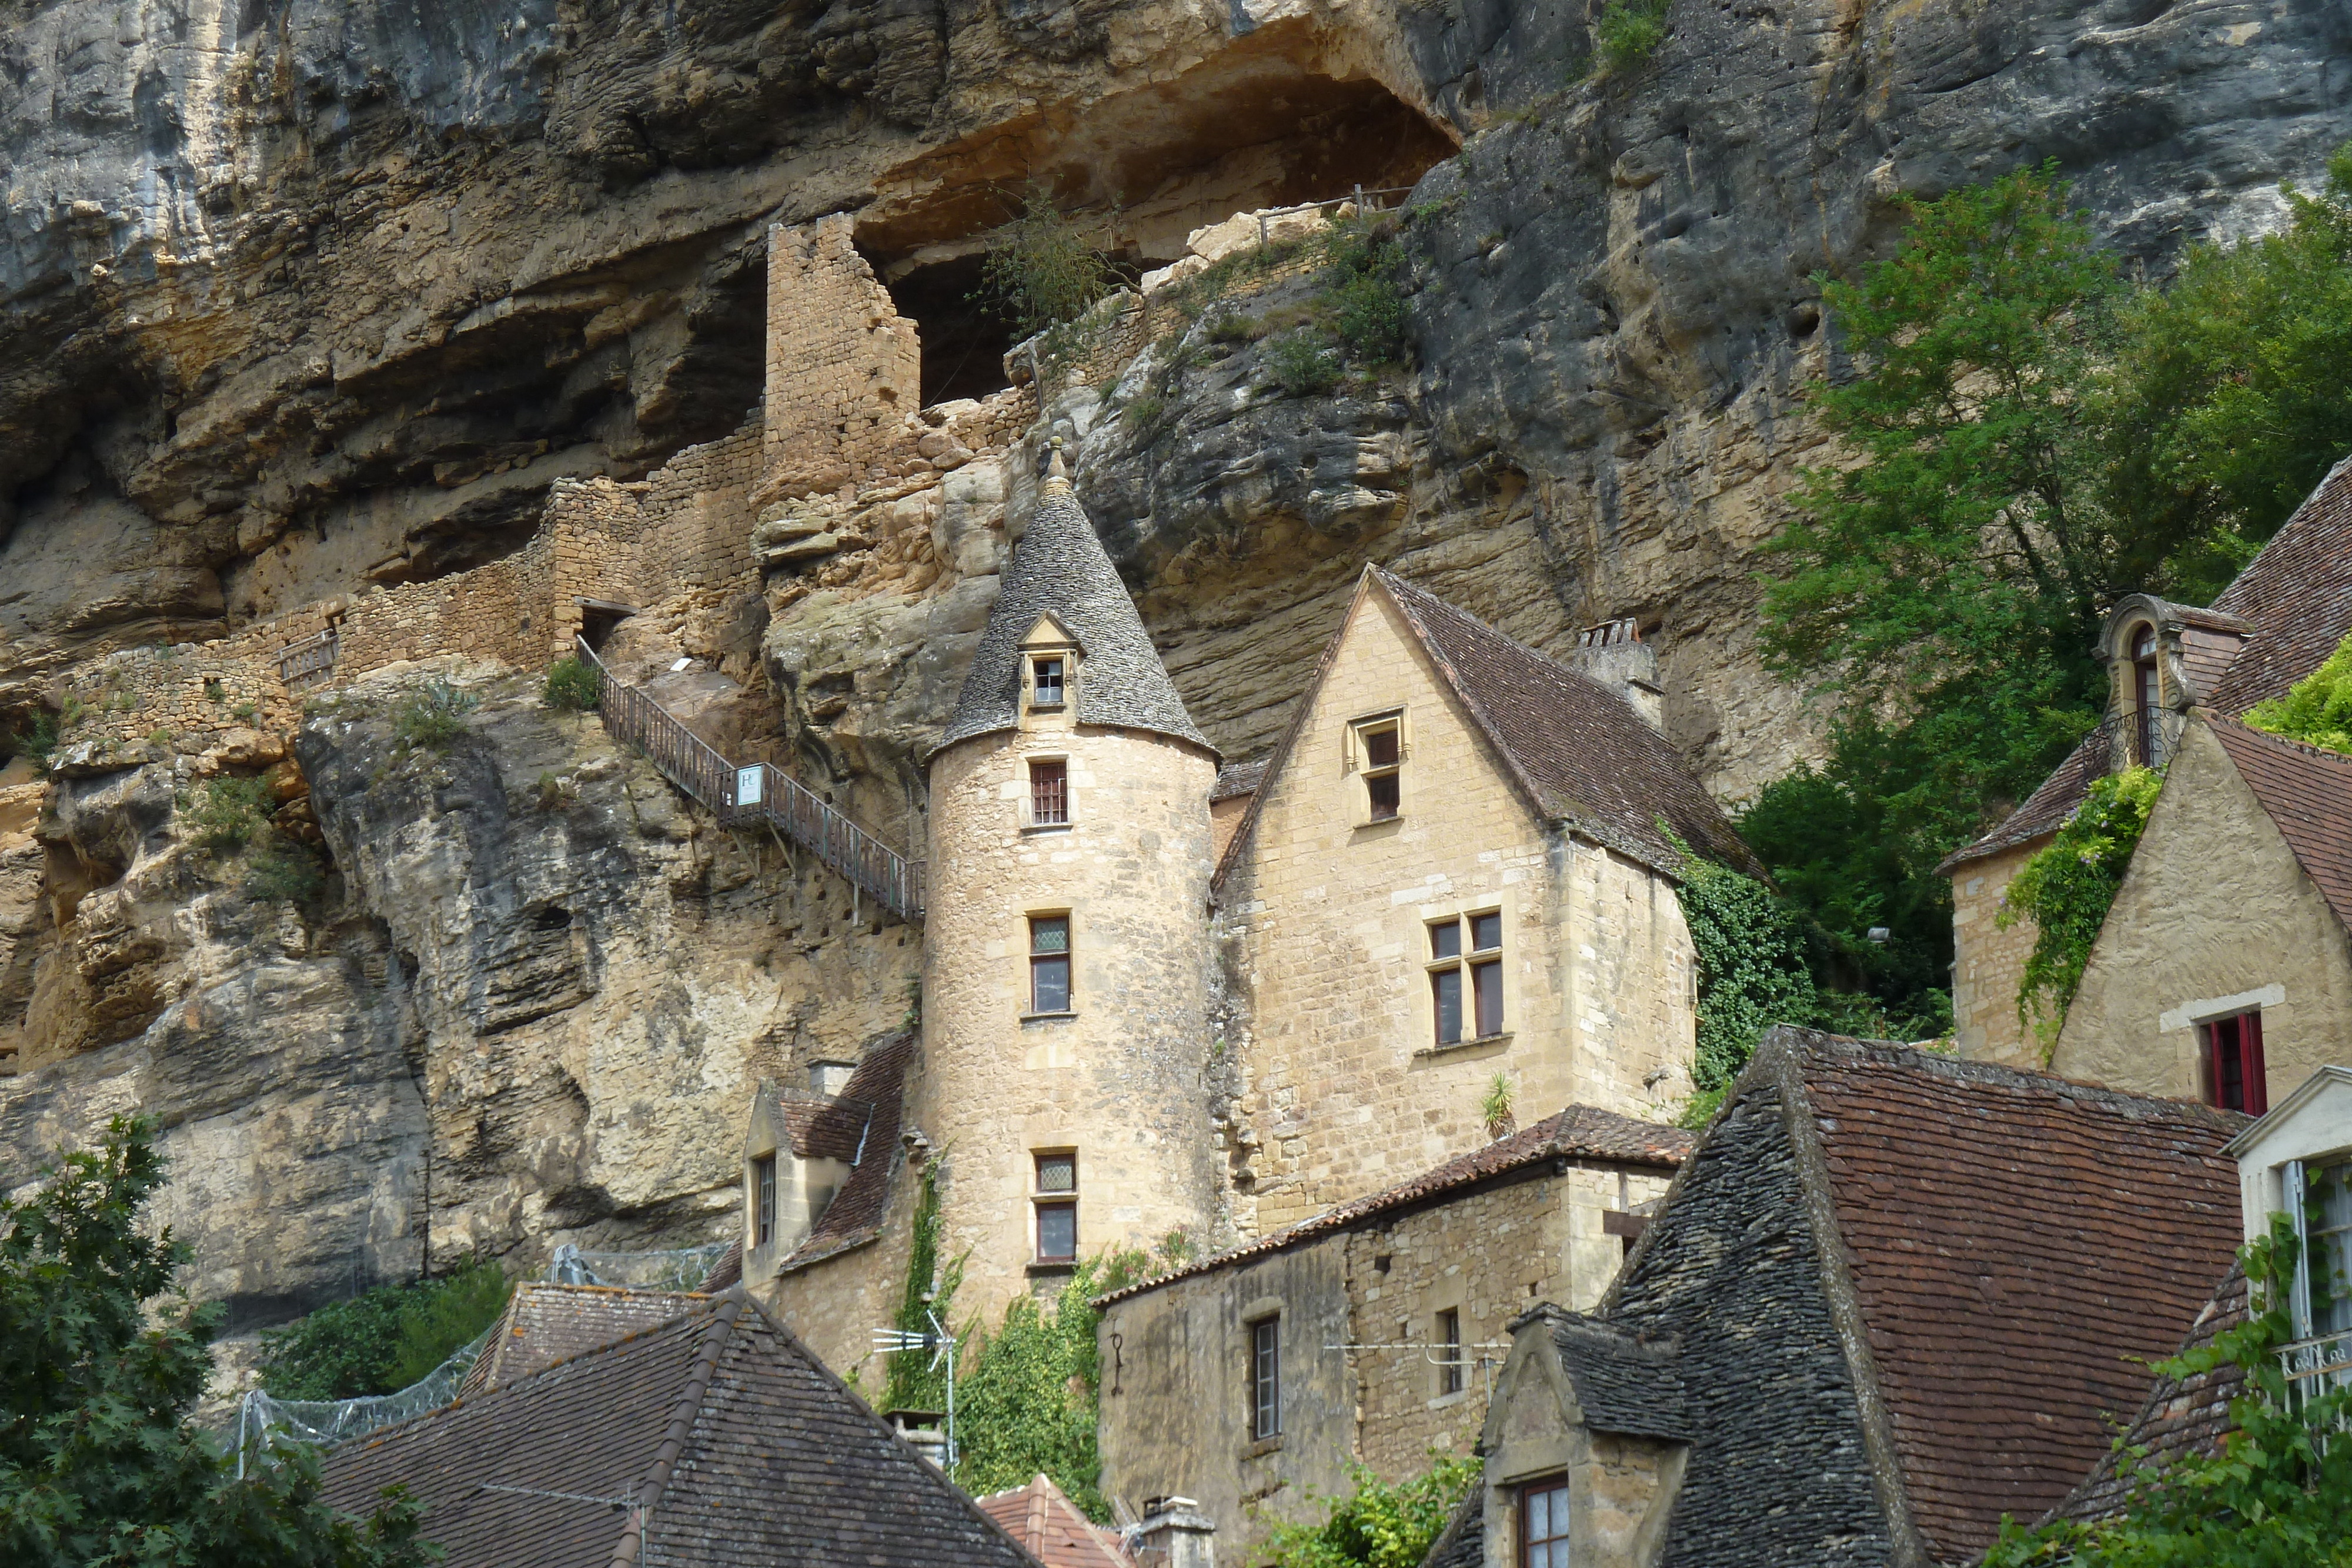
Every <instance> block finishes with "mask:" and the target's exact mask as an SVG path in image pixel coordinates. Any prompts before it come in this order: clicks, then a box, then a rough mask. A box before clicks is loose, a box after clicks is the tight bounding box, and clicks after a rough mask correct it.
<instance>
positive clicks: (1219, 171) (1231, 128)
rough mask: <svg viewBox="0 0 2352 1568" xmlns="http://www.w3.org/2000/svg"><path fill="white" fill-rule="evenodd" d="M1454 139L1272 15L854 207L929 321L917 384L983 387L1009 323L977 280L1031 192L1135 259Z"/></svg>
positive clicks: (861, 242) (910, 168) (1401, 180)
mask: <svg viewBox="0 0 2352 1568" xmlns="http://www.w3.org/2000/svg"><path fill="white" fill-rule="evenodd" d="M1457 148H1458V140H1457V138H1456V135H1455V133H1454V131H1453V130H1452V128H1451V127H1450V126H1449V125H1447V124H1446V123H1445V122H1444V120H1441V119H1439V118H1438V117H1436V116H1435V115H1433V113H1431V112H1429V111H1427V110H1423V109H1421V108H1416V107H1415V106H1414V105H1413V104H1412V103H1409V102H1407V101H1406V99H1404V98H1402V97H1401V96H1399V94H1398V93H1397V92H1396V91H1394V90H1391V88H1390V87H1389V86H1387V85H1386V84H1384V83H1383V82H1382V81H1381V79H1380V78H1379V76H1378V75H1377V74H1376V73H1375V72H1373V71H1372V70H1370V69H1369V68H1366V67H1365V66H1364V65H1363V62H1362V61H1361V60H1360V59H1358V58H1356V57H1355V54H1354V53H1353V52H1351V51H1350V49H1349V47H1347V43H1346V40H1335V38H1334V37H1333V36H1332V35H1330V34H1329V33H1327V32H1318V31H1317V30H1316V29H1314V28H1313V27H1310V26H1307V25H1306V24H1305V23H1303V22H1301V23H1288V22H1286V23H1276V24H1270V25H1268V26H1264V27H1261V28H1259V29H1257V30H1256V31H1255V32H1254V33H1251V34H1249V35H1248V36H1246V37H1244V38H1241V39H1237V40H1236V41H1235V42H1234V45H1233V46H1232V47H1229V48H1226V49H1224V50H1223V51H1221V52H1220V53H1219V54H1218V55H1216V56H1215V57H1213V58H1211V59H1209V60H1206V61H1203V62H1202V64H1200V65H1198V66H1196V67H1194V68H1192V69H1191V70H1189V71H1185V72H1183V73H1182V74H1181V75H1179V76H1177V77H1174V78H1171V79H1169V80H1166V81H1162V82H1157V83H1154V84H1152V85H1151V86H1150V87H1147V88H1143V89H1138V90H1136V91H1132V92H1126V93H1117V94H1113V95H1111V96H1110V97H1108V98H1106V99H1101V100H1099V101H1097V102H1095V103H1092V104H1089V105H1087V106H1085V107H1084V108H1081V109H1078V110H1047V109H1041V110H1037V111H1035V112H1034V113H1033V114H1031V115H1029V116H1027V117H1026V118H1024V119H1023V120H1016V121H1013V122H1011V123H1009V124H998V125H994V126H992V127H990V128H989V129H988V130H987V131H982V132H977V133H975V134H974V135H972V136H971V137H968V138H966V139H964V140H963V141H958V142H952V143H950V144H948V145H947V146H944V147H940V148H937V149H934V150H932V151H931V152H927V153H925V154H924V155H923V156H922V157H920V158H919V159H915V160H913V161H911V162H908V163H907V164H905V165H903V166H902V167H900V168H899V169H897V170H894V171H892V172H890V173H889V174H887V175H886V176H885V177H884V178H883V179H882V180H881V181H879V182H878V183H877V189H876V197H875V200H874V201H873V202H872V203H870V204H868V205H867V206H866V208H865V209H864V210H863V211H862V212H861V213H860V214H858V218H857V227H856V240H857V247H858V249H859V250H860V251H861V252H863V253H864V254H865V256H866V258H867V259H868V261H870V262H871V263H872V264H873V266H874V268H875V272H876V274H877V277H880V278H881V279H882V281H883V283H884V284H885V285H886V286H887V287H888V288H889V290H890V296H891V298H892V300H893V301H894V302H895V304H896V306H897V308H898V312H899V314H901V315H904V316H908V317H911V318H912V319H914V321H915V323H916V326H917V329H918V330H919V333H920V335H921V339H922V345H923V394H922V395H923V402H925V403H926V404H929V403H934V402H942V401H945V400H947V399H950V398H957V397H976V396H982V395H985V394H986V393H987V392H992V391H995V390H996V389H998V388H1000V387H1002V386H1003V385H1004V384H1005V381H1004V375H1003V368H1002V365H1001V362H1000V361H1002V359H1003V353H1004V350H1006V349H1008V348H1010V347H1012V344H1013V333H1012V331H1011V330H1010V329H1009V328H1007V327H1006V326H1005V324H1004V323H1003V322H1001V321H999V320H997V319H994V318H993V317H992V316H991V315H990V314H988V313H987V312H986V311H985V310H984V309H983V308H982V306H981V304H980V303H979V302H978V300H976V299H975V298H974V296H975V294H977V293H978V292H979V291H980V286H981V271H982V263H983V260H984V258H985V256H986V254H987V251H988V247H989V242H990V236H991V235H992V233H993V232H994V231H995V230H997V229H998V228H1000V227H1001V226H1002V225H1003V224H1004V223H1005V221H1006V220H1007V219H1008V218H1009V217H1010V216H1011V215H1012V214H1013V213H1014V212H1016V211H1017V210H1019V207H1020V205H1021V204H1022V202H1023V201H1024V199H1026V197H1027V195H1028V193H1031V192H1034V191H1036V190H1039V189H1043V190H1045V191H1046V192H1049V193H1051V195H1052V198H1053V200H1054V202H1055V204H1056V205H1057V206H1059V207H1060V208H1061V209H1062V210H1063V211H1064V212H1066V213H1069V214H1072V215H1073V216H1074V217H1075V218H1076V220H1077V221H1078V222H1079V224H1080V225H1082V226H1083V227H1086V228H1087V229H1089V230H1092V231H1093V232H1094V234H1095V243H1096V245H1097V247H1098V248H1100V249H1101V250H1103V251H1104V252H1105V253H1106V254H1107V255H1108V256H1110V257H1111V258H1112V259H1113V261H1114V262H1115V263H1116V264H1118V266H1119V267H1122V268H1123V269H1124V270H1126V271H1127V272H1128V274H1129V276H1130V277H1131V276H1134V275H1135V274H1136V273H1137V272H1140V271H1142V270H1146V269H1149V268H1152V267H1164V266H1166V265H1167V264H1168V263H1170V262H1172V261H1174V260H1176V259H1177V258H1178V257H1180V256H1183V255H1184V254H1185V251H1186V245H1187V241H1188V240H1189V238H1190V236H1191V235H1192V232H1193V231H1194V230H1196V229H1200V228H1204V227H1207V226H1209V225H1213V224H1218V223H1222V222H1223V221H1224V220H1225V219H1227V218H1229V217H1232V216H1233V215H1234V214H1236V213H1245V212H1251V211H1255V210H1260V209H1264V208H1268V207H1285V206H1297V205H1301V204H1306V203H1309V202H1322V201H1331V200H1337V199H1339V198H1342V197H1345V196H1348V195H1349V194H1350V193H1352V192H1354V191H1355V190H1356V189H1358V188H1359V187H1360V188H1362V189H1364V190H1367V191H1386V192H1391V193H1394V192H1397V191H1401V190H1402V189H1405V188H1407V187H1410V186H1412V184H1413V183H1415V182H1417V181H1418V180H1419V179H1420V178H1421V176H1422V175H1423V174H1424V173H1426V172H1428V171H1429V170H1430V169H1431V168H1432V167H1433V165H1435V164H1436V163H1437V162H1440V161H1441V160H1443V159H1445V158H1448V157H1451V156H1452V155H1453V154H1454V152H1456V151H1457ZM1390 199H1391V202H1393V201H1394V200H1395V198H1394V196H1393V195H1391V198H1390Z"/></svg>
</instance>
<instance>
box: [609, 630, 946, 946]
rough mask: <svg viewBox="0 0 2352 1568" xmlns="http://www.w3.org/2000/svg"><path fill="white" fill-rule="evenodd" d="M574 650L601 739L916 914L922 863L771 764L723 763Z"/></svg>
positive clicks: (636, 691)
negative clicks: (588, 672) (635, 753)
mask: <svg viewBox="0 0 2352 1568" xmlns="http://www.w3.org/2000/svg"><path fill="white" fill-rule="evenodd" d="M579 648H580V658H581V660H582V662H583V663H584V664H587V665H588V667H589V668H591V669H593V670H594V671H595V672H596V679H597V703H596V711H597V713H598V715H599V716H601V717H602V718H603V719H604V730H605V733H606V734H608V735H610V736H611V737H613V738H614V740H617V741H621V742H624V743H625V744H627V745H631V746H635V747H638V748H639V749H641V750H642V751H644V752H645V754H646V757H648V758H651V759H652V761H653V764H654V766H655V767H656V768H660V769H661V770H662V771H663V772H664V773H666V774H667V775H669V777H670V779H671V780H672V781H673V782H674V783H676V784H677V787H678V788H679V789H683V790H685V791H686V792H687V793H688V794H689V795H691V796H693V797H694V798H695V799H696V800H699V801H701V802H702V803H703V804H704V805H706V806H708V807H709V808H710V809H711V810H713V811H715V812H717V813H718V814H719V821H721V822H726V823H730V824H731V823H737V822H751V821H764V822H766V823H768V824H769V825H770V826H771V827H772V828H774V829H775V830H776V831H778V832H780V833H782V834H785V835H787V836H789V837H790V838H791V839H792V840H793V842H795V843H798V844H801V845H803V846H804V847H806V848H807V849H809V850H811V851H813V852H814V853H815V855H816V857H817V858H818V859H819V860H821V861H823V862H824V863H825V864H827V865H829V866H831V867H832V868H833V869H834V870H835V871H837V872H839V873H841V874H842V875H843V876H844V877H845V878H846V879H847V880H848V882H849V884H850V885H851V886H852V887H855V888H856V889H858V890H859V891H860V892H861V893H864V894H866V895H868V896H870V897H871V898H873V899H874V900H875V901H876V902H877V903H878V904H881V905H882V906H883V907H884V908H885V909H887V910H888V911H889V912H890V913H891V914H893V915H897V916H898V918H900V919H901V920H908V921H914V920H920V919H921V918H922V917H923V870H924V867H923V862H921V861H910V860H908V859H907V858H906V857H905V856H903V855H901V854H899V853H898V851H896V850H894V849H892V848H891V847H890V846H889V845H887V844H886V843H884V842H883V841H881V840H879V839H877V838H876V837H875V836H874V835H873V834H871V833H869V832H867V831H866V830H865V829H863V828H861V827H859V826H858V825H857V824H856V822H853V821H850V820H849V819H848V818H847V817H845V816H843V815H842V814H841V813H840V812H839V811H837V810H834V809H833V807H832V806H830V805H828V804H827V803H825V802H824V800H819V799H818V798H817V797H816V796H815V795H814V794H813V793H811V792H810V791H809V789H807V788H806V787H804V786H803V785H802V784H801V783H800V781H799V780H797V779H794V778H793V776H792V775H791V774H789V773H785V772H782V770H780V769H778V768H776V767H774V766H773V765H772V764H771V763H766V762H753V763H746V764H743V765H740V766H738V765H737V764H735V763H732V762H730V761H729V760H728V759H727V758H724V757H721V756H719V753H718V752H717V751H716V750H715V749H713V748H712V747H710V745H709V743H708V742H706V741H705V740H703V738H702V737H700V736H698V735H697V734H695V733H694V732H693V731H692V730H690V729H688V728H687V727H686V726H685V725H684V724H683V723H681V722H680V721H679V720H678V718H677V716H675V715H674V714H672V713H670V711H669V710H668V709H667V708H665V707H663V706H661V705H660V704H659V703H657V702H656V701H654V700H653V698H652V697H650V696H648V695H646V693H645V692H644V690H643V689H642V688H640V687H637V686H633V685H629V684H628V683H627V682H626V681H624V680H622V679H621V678H620V677H619V676H617V675H615V674H613V672H612V671H610V670H608V669H606V668H605V667H604V661H603V660H602V659H599V658H598V657H597V656H596V651H595V650H594V649H593V648H591V647H590V646H589V645H588V643H587V640H586V639H585V638H582V639H581V640H580V643H579Z"/></svg>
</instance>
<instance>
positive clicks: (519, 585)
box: [335, 526, 554, 675]
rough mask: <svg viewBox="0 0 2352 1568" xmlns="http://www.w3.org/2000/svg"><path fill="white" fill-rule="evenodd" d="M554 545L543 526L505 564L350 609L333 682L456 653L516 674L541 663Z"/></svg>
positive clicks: (397, 590) (401, 589)
mask: <svg viewBox="0 0 2352 1568" xmlns="http://www.w3.org/2000/svg"><path fill="white" fill-rule="evenodd" d="M553 555H554V550H553V548H552V541H551V538H550V537H549V534H548V531H547V529H546V528H545V527H544V526H542V527H541V530H540V531H539V532H538V533H537V534H534V535H533V536H532V537H531V539H530V543H529V544H527V545H525V546H523V548H522V549H519V550H517V551H515V552H514V554H512V555H509V556H505V557H502V558H500V559H498V560H494V561H490V562H488V564H486V565H483V566H478V567H476V568H475V569H474V570H471V571H461V572H457V573H455V574H453V575H451V576H448V577H444V578H437V579H436V580H433V581H431V582H404V583H401V584H400V585H399V586H397V587H394V588H387V589H385V590H383V591H382V592H380V593H373V594H368V595H365V596H363V597H362V598H360V599H358V600H356V601H353V603H352V608H351V612H350V613H348V614H347V615H345V616H344V617H343V623H342V627H341V632H339V634H338V638H339V647H338V650H337V653H336V656H335V669H336V673H337V674H339V675H355V674H365V673H366V672H368V671H370V670H377V669H382V668H383V666H384V665H386V664H399V663H402V662H404V661H414V660H417V659H433V658H439V657H441V656H443V655H444V654H450V653H460V654H464V655H466V656H467V657H469V658H476V659H499V660H502V661H504V662H506V663H508V664H513V665H515V666H516V667H517V668H520V669H526V670H528V669H536V668H538V667H540V666H541V665H543V664H546V663H547V648H548V643H549V637H550V629H551V626H552V624H553V621H554V614H553V589H554V573H553Z"/></svg>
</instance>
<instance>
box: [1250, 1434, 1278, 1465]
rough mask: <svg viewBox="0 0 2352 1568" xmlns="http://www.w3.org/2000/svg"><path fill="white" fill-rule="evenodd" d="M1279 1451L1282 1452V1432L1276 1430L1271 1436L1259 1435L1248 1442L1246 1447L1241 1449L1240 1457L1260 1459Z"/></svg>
mask: <svg viewBox="0 0 2352 1568" xmlns="http://www.w3.org/2000/svg"><path fill="white" fill-rule="evenodd" d="M1280 1452H1282V1434H1281V1433H1279V1432H1276V1434H1275V1435H1274V1436H1273V1437H1260V1438H1258V1439H1257V1440H1256V1441H1255V1442H1253V1443H1252V1444H1250V1446H1249V1447H1248V1448H1244V1449H1243V1450H1242V1458H1244V1459H1262V1458H1265V1457H1266V1456H1267V1455H1268V1454H1278V1453H1280Z"/></svg>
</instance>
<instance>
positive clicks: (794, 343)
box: [763, 213, 922, 497]
mask: <svg viewBox="0 0 2352 1568" xmlns="http://www.w3.org/2000/svg"><path fill="white" fill-rule="evenodd" d="M767 331H768V344H767V349H768V352H767V366H768V371H767V401H766V410H767V412H766V420H765V430H766V434H765V439H764V444H763V450H764V452H765V454H766V468H767V485H766V486H765V489H764V493H765V494H767V495H771V496H778V497H799V496H806V495H810V494H813V493H814V492H818V491H825V490H838V489H840V488H841V487H842V486H845V485H853V484H856V483H858V482H860V481H862V480H867V479H877V480H878V479H885V478H887V477H889V476H891V475H893V474H896V473H898V472H901V471H902V470H901V468H900V466H899V465H902V464H904V463H905V462H906V460H907V459H908V458H910V457H912V456H914V455H916V453H915V440H916V437H915V435H914V434H913V433H912V432H910V431H909V430H908V425H907V422H908V418H909V417H910V416H911V415H913V414H914V413H915V412H916V410H917V409H918V408H919V406H920V404H921V401H922V350H921V349H920V347H919V344H918V343H917V341H916V338H915V324H914V322H912V321H910V320H908V319H907V318H905V317H903V316H901V315H899V314H898V311H897V309H896V308H894V307H893V306H892V304H891V302H890V294H889V291H888V290H887V289H886V288H884V287H882V285H881V284H880V283H879V282H877V280H876V279H875V277H874V269H873V268H872V267H868V266H867V265H866V258H865V257H864V256H860V255H858V254H857V247H856V245H854V244H853V243H852V240H851V222H850V218H849V216H848V214H844V213H835V214H833V215H831V216H829V217H824V218H819V219H818V220H817V221H816V222H815V223H814V224H809V225H804V226H802V227H798V228H793V227H789V226H787V225H782V224H779V225H776V226H774V227H772V228H771V229H770V230H769V231H768V327H767Z"/></svg>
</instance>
